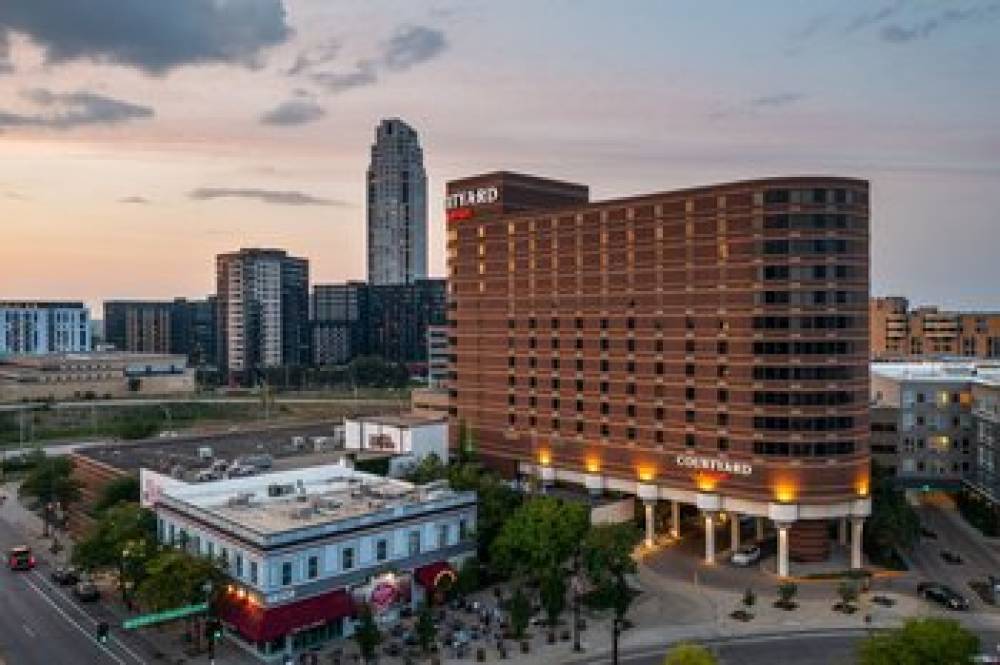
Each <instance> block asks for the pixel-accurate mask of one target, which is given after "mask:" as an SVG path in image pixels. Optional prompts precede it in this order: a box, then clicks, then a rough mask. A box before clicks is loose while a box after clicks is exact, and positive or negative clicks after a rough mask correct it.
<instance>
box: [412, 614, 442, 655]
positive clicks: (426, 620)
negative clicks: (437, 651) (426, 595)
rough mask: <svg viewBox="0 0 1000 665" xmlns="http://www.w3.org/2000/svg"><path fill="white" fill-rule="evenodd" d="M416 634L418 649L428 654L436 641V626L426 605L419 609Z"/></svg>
mask: <svg viewBox="0 0 1000 665" xmlns="http://www.w3.org/2000/svg"><path fill="white" fill-rule="evenodd" d="M416 632H417V641H419V642H420V648H421V649H423V650H424V653H429V652H430V650H431V646H433V645H434V642H435V641H437V625H436V624H435V623H434V615H433V614H432V613H431V607H430V605H428V604H425V605H424V606H423V607H421V608H420V612H419V613H418V614H417V625H416Z"/></svg>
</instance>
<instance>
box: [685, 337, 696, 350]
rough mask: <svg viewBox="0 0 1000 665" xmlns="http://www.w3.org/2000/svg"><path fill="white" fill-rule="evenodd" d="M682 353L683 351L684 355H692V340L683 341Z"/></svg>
mask: <svg viewBox="0 0 1000 665" xmlns="http://www.w3.org/2000/svg"><path fill="white" fill-rule="evenodd" d="M684 351H685V353H694V340H693V339H689V340H685V342H684Z"/></svg>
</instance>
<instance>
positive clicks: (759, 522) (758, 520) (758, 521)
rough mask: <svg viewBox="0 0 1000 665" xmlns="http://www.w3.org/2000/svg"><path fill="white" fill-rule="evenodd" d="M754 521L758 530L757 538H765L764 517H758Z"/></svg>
mask: <svg viewBox="0 0 1000 665" xmlns="http://www.w3.org/2000/svg"><path fill="white" fill-rule="evenodd" d="M754 523H755V524H754V526H755V527H756V530H757V540H764V518H763V517H757V518H755V519H754Z"/></svg>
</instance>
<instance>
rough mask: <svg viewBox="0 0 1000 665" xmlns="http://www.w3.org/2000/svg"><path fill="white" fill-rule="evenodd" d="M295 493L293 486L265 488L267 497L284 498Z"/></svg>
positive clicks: (274, 485)
mask: <svg viewBox="0 0 1000 665" xmlns="http://www.w3.org/2000/svg"><path fill="white" fill-rule="evenodd" d="M293 492H295V485H279V484H273V485H268V486H267V495H268V496H271V497H274V496H286V495H288V494H292V493H293Z"/></svg>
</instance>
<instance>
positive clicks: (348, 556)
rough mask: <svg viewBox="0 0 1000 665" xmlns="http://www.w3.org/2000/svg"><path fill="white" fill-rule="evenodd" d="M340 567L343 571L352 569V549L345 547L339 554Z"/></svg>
mask: <svg viewBox="0 0 1000 665" xmlns="http://www.w3.org/2000/svg"><path fill="white" fill-rule="evenodd" d="M340 567H341V568H343V569H344V570H350V569H352V568H354V548H353V547H345V548H344V549H343V551H341V553H340Z"/></svg>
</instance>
